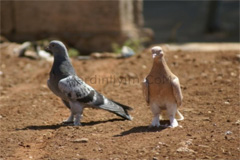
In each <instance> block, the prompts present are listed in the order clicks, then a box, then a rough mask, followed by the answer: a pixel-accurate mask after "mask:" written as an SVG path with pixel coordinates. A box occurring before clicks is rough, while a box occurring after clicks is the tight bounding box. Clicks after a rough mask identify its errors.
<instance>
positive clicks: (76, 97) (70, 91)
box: [58, 75, 95, 103]
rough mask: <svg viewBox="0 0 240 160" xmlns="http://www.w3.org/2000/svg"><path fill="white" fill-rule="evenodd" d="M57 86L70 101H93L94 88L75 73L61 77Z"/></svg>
mask: <svg viewBox="0 0 240 160" xmlns="http://www.w3.org/2000/svg"><path fill="white" fill-rule="evenodd" d="M58 87H59V89H60V91H61V92H62V93H64V94H65V96H67V97H68V99H70V100H72V101H79V102H81V103H91V102H92V101H93V98H94V93H95V91H94V89H93V88H92V87H90V86H89V85H87V84H86V83H85V82H84V81H83V80H81V79H80V78H79V77H77V76H75V75H73V76H68V77H66V78H64V79H61V80H60V81H59V82H58Z"/></svg>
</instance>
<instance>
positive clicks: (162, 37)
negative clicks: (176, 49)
mask: <svg viewBox="0 0 240 160" xmlns="http://www.w3.org/2000/svg"><path fill="white" fill-rule="evenodd" d="M144 20H145V27H149V28H151V29H153V31H154V33H155V43H160V42H161V43H162V42H190V41H191V42H192V41H195V42H203V41H205V42H222V41H225V42H231V41H232V42H239V2H238V1H219V0H218V1H185V2H184V1H179V2H176V1H147V0H145V1H144Z"/></svg>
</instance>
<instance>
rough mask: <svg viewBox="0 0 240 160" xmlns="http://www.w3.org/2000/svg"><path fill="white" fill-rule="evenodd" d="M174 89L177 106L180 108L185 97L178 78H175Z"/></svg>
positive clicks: (173, 81)
mask: <svg viewBox="0 0 240 160" xmlns="http://www.w3.org/2000/svg"><path fill="white" fill-rule="evenodd" d="M172 88H173V94H174V97H175V98H176V101H177V106H178V107H179V106H181V105H182V99H183V95H182V91H181V87H180V82H179V79H178V78H177V77H175V78H174V79H173V80H172Z"/></svg>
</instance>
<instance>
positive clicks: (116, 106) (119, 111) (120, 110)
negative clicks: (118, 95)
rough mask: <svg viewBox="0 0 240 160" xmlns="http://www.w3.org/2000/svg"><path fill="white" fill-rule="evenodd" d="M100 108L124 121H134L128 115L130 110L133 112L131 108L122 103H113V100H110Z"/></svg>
mask: <svg viewBox="0 0 240 160" xmlns="http://www.w3.org/2000/svg"><path fill="white" fill-rule="evenodd" d="M99 108H101V109H104V110H107V111H109V112H112V113H114V114H116V115H118V116H120V117H122V118H124V119H127V120H132V119H133V118H132V117H131V116H130V115H129V114H128V110H132V108H131V107H129V106H126V105H123V104H121V103H118V102H115V101H112V100H108V103H105V104H103V105H101V106H99Z"/></svg>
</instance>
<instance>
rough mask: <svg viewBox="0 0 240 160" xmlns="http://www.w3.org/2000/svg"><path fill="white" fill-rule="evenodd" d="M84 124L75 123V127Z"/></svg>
mask: <svg viewBox="0 0 240 160" xmlns="http://www.w3.org/2000/svg"><path fill="white" fill-rule="evenodd" d="M81 125H82V124H81V123H80V122H74V126H81Z"/></svg>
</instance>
